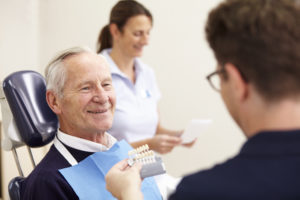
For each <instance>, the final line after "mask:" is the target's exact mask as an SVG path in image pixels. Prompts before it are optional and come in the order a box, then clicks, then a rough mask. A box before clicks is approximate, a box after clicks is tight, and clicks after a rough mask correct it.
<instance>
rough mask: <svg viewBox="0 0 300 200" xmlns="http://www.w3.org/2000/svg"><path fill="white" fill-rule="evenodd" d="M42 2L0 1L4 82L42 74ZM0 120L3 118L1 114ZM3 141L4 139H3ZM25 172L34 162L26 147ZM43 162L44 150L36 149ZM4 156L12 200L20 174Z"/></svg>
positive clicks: (0, 66)
mask: <svg viewBox="0 0 300 200" xmlns="http://www.w3.org/2000/svg"><path fill="white" fill-rule="evenodd" d="M38 11H39V9H38V0H0V27H1V29H0V69H1V70H0V80H1V81H2V80H3V79H4V78H5V77H6V76H7V75H9V74H10V73H12V72H15V71H19V70H35V71H40V70H41V67H40V66H39V51H38V50H39V49H38V44H39V27H38V22H39V17H38ZM0 119H2V116H1V115H0ZM2 138H3V137H2ZM17 151H18V153H19V156H20V160H21V164H22V167H23V170H24V173H25V174H26V175H27V174H28V173H29V172H30V171H31V169H32V166H31V163H30V160H29V157H28V154H27V150H26V148H24V147H22V148H19V149H18V150H17ZM33 151H34V152H33V153H34V155H35V157H36V159H37V161H39V160H40V159H41V157H42V155H44V153H45V150H44V149H35V150H33ZM1 154H2V176H1V181H2V186H3V188H2V191H3V193H4V194H3V195H4V199H8V192H7V186H8V182H9V180H11V179H12V178H13V177H15V176H17V175H18V171H17V168H16V164H15V161H14V159H13V155H12V153H11V152H5V151H1Z"/></svg>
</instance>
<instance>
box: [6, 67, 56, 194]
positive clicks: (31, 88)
mask: <svg viewBox="0 0 300 200" xmlns="http://www.w3.org/2000/svg"><path fill="white" fill-rule="evenodd" d="M0 103H1V111H2V121H3V131H4V139H3V141H1V146H2V148H3V149H4V150H6V151H12V153H13V156H14V159H15V161H16V165H17V168H18V172H19V176H18V177H15V178H13V179H12V180H11V181H10V183H9V185H8V191H9V196H10V199H11V200H19V199H20V186H21V182H22V181H23V180H24V179H25V177H24V174H23V171H22V168H21V165H20V162H19V158H18V154H17V148H19V147H21V146H26V147H27V149H28V153H29V156H30V159H31V162H32V165H33V167H35V166H36V164H35V161H34V158H33V155H32V152H31V148H35V147H42V146H44V145H46V144H48V143H50V142H51V141H52V140H53V138H54V136H55V134H56V131H57V128H58V120H57V117H56V115H55V114H54V113H53V112H52V110H51V109H50V108H49V106H48V104H47V102H46V82H45V79H44V77H43V76H42V75H41V74H39V73H37V72H34V71H18V72H15V73H12V74H11V75H9V76H8V77H6V78H5V79H4V81H3V83H2V87H1V88H0Z"/></svg>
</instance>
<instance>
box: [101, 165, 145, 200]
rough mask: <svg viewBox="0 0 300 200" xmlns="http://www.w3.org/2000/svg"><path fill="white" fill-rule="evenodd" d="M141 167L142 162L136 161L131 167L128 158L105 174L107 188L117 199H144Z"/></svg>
mask: <svg viewBox="0 0 300 200" xmlns="http://www.w3.org/2000/svg"><path fill="white" fill-rule="evenodd" d="M141 168H142V165H141V164H140V163H135V164H134V165H133V166H132V167H130V166H129V165H128V163H127V160H122V161H120V162H118V163H117V164H115V165H114V166H113V167H112V168H111V169H110V170H109V171H108V173H107V174H106V176H105V181H106V189H107V190H108V191H109V192H111V194H112V195H113V196H114V197H116V198H117V199H122V200H142V199H143V194H142V192H141V189H140V188H141V182H142V180H141V177H140V171H141Z"/></svg>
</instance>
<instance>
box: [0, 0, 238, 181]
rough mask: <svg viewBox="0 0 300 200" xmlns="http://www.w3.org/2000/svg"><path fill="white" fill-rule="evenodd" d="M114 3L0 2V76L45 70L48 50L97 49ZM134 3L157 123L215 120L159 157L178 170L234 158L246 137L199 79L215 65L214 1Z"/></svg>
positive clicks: (113, 0)
mask: <svg viewBox="0 0 300 200" xmlns="http://www.w3.org/2000/svg"><path fill="white" fill-rule="evenodd" d="M116 2H117V1H116V0H87V1H82V0H64V1H61V0H43V1H38V0H27V1H25V0H19V1H17V0H10V1H9V0H0V15H1V18H0V23H1V24H0V27H1V31H0V55H1V59H0V67H1V73H0V78H1V80H2V79H3V78H4V77H5V76H6V75H7V74H9V73H10V72H12V71H16V70H19V69H25V68H26V69H33V70H37V71H40V72H43V70H44V66H45V65H46V64H47V62H48V61H49V59H50V58H51V57H52V56H53V55H54V53H56V52H57V51H59V50H63V49H65V48H68V47H71V46H77V45H86V46H89V47H90V48H92V49H95V47H96V40H97V37H98V33H99V31H100V28H101V27H102V26H104V25H105V24H106V23H107V22H108V17H109V12H110V9H111V7H112V6H113V5H114V4H115V3H116ZM140 2H141V3H143V4H144V5H145V6H146V7H148V8H149V9H150V10H151V12H152V14H153V16H154V27H153V30H152V32H151V40H150V45H149V46H148V47H147V48H146V49H145V53H144V56H143V58H142V59H143V60H144V61H145V62H146V63H148V64H149V65H150V66H152V67H153V68H154V70H155V72H156V75H157V80H158V83H159V86H160V89H161V92H162V94H163V96H162V99H161V102H160V105H159V106H160V114H161V120H162V123H163V124H164V125H165V126H166V127H169V128H174V129H182V128H184V127H185V125H186V124H187V123H188V121H189V120H191V119H192V118H211V119H213V122H214V123H213V126H211V127H210V129H209V130H208V131H206V132H205V133H203V134H201V135H200V136H199V139H198V141H197V143H196V145H195V146H194V147H193V148H191V149H185V148H177V149H175V150H174V151H173V152H172V153H171V154H169V155H166V156H163V159H164V161H165V163H166V165H167V169H168V171H169V173H171V174H172V175H175V176H180V175H183V174H186V173H189V172H192V171H195V170H197V169H203V168H206V167H209V166H212V165H213V164H215V163H217V162H221V161H223V160H225V159H227V158H228V157H231V156H233V155H234V154H235V153H236V152H237V151H238V149H239V148H240V146H241V144H242V142H243V141H244V136H243V135H242V134H241V131H240V130H239V129H238V128H237V126H236V125H235V124H234V122H233V121H232V120H231V118H230V117H229V115H228V114H227V112H226V109H225V106H224V105H223V103H222V101H221V98H220V95H219V94H218V93H216V92H215V91H213V90H212V89H211V88H210V87H209V85H208V83H207V81H206V80H205V76H206V75H207V74H208V73H209V72H211V71H213V70H214V69H215V65H216V63H215V60H214V57H213V54H212V52H211V50H210V49H209V47H208V45H207V43H206V41H205V35H204V25H205V20H206V16H207V14H208V11H209V10H210V9H211V8H212V7H214V6H215V5H217V4H218V3H219V2H220V0H210V1H199V0H187V1H174V0H163V1H159V0H152V1H149V0H141V1H140ZM3 16H4V17H3ZM3 27H5V28H3ZM3 58H4V59H3Z"/></svg>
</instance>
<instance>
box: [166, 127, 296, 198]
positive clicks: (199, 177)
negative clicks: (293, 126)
mask: <svg viewBox="0 0 300 200" xmlns="http://www.w3.org/2000/svg"><path fill="white" fill-rule="evenodd" d="M170 199H171V200H187V199H188V200H193V199H197V200H198V199H204V200H219V199H220V200H227V199H230V200H241V199H242V200H253V199H255V200H269V199H271V200H291V199H300V130H292V131H269V132H261V133H259V134H257V135H255V136H253V137H252V138H250V139H249V140H248V141H247V142H246V143H245V144H244V146H243V147H242V149H241V151H240V153H239V154H238V155H237V156H235V157H234V158H232V159H230V160H228V161H227V162H225V163H223V164H220V165H216V166H215V167H213V168H212V169H209V170H204V171H200V172H198V173H195V174H192V175H189V176H186V177H185V178H183V179H182V181H181V182H180V183H179V185H178V187H177V190H176V192H175V193H174V194H173V195H172V196H171V197H170Z"/></svg>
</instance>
